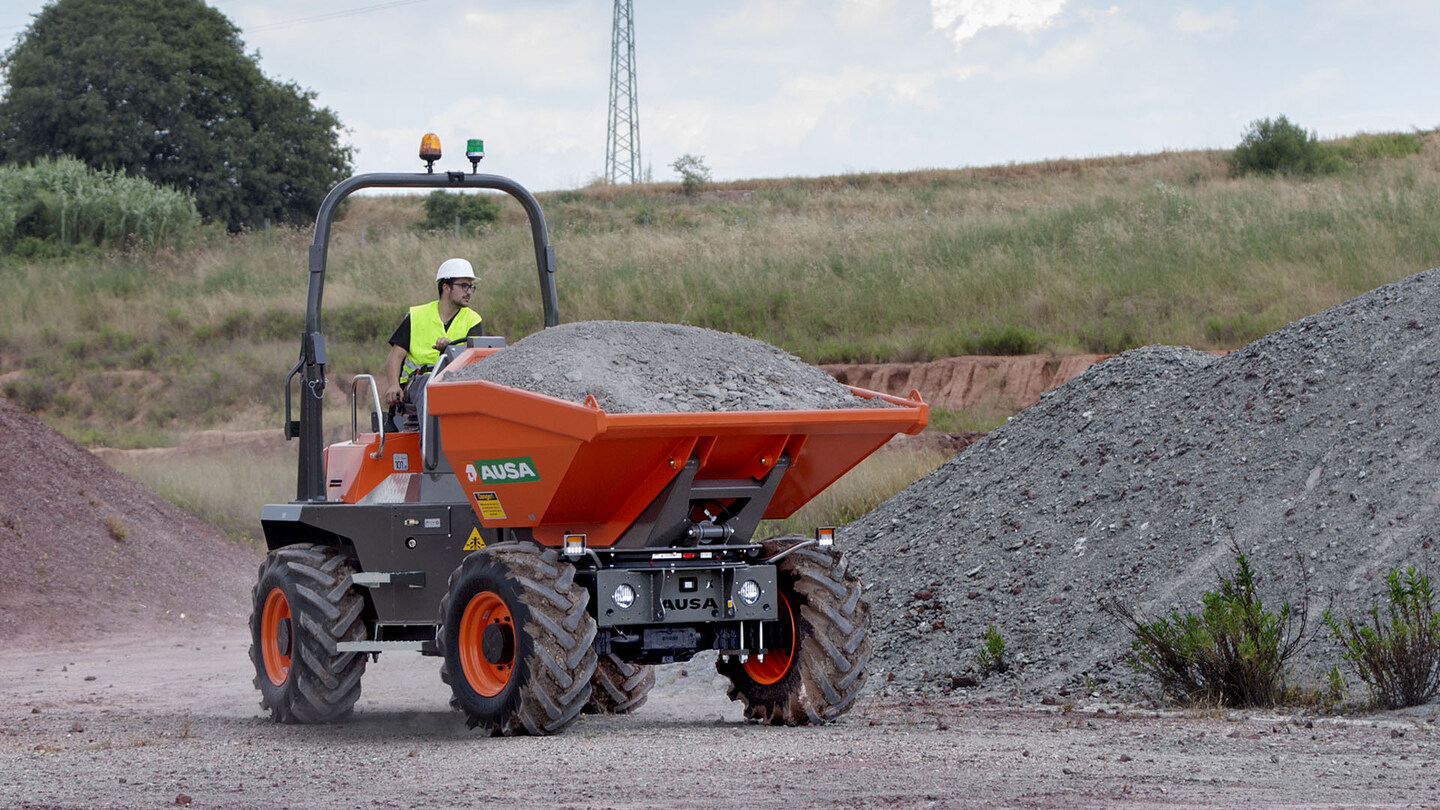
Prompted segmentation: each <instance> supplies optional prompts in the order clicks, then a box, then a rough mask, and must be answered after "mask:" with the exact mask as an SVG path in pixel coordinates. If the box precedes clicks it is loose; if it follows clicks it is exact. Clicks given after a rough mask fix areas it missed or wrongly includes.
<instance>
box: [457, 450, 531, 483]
mask: <svg viewBox="0 0 1440 810" xmlns="http://www.w3.org/2000/svg"><path fill="white" fill-rule="evenodd" d="M472 467H473V469H474V470H476V474H477V475H478V476H479V479H480V483H482V484H524V483H527V482H531V481H539V480H540V473H538V472H536V471H535V461H534V460H533V459H531V458H530V457H529V456H524V457H522V458H492V459H488V460H486V461H476V462H474V463H473V464H471V465H467V468H466V470H465V473H466V477H467V478H469V479H470V480H471V481H474V480H475V476H474V475H472V474H471V468H472Z"/></svg>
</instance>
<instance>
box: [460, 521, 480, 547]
mask: <svg viewBox="0 0 1440 810" xmlns="http://www.w3.org/2000/svg"><path fill="white" fill-rule="evenodd" d="M484 547H485V541H484V540H483V539H481V538H480V527H479V526H476V527H475V528H473V529H471V530H470V539H469V540H466V541H465V548H463V549H461V550H462V551H479V550H480V549H482V548H484Z"/></svg>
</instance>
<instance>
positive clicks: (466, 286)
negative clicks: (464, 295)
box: [452, 281, 475, 292]
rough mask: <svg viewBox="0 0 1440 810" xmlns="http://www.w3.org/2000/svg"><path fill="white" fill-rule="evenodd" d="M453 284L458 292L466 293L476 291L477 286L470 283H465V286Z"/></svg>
mask: <svg viewBox="0 0 1440 810" xmlns="http://www.w3.org/2000/svg"><path fill="white" fill-rule="evenodd" d="M452 284H454V287H455V289H457V290H464V291H465V292H470V291H471V290H473V289H475V285H474V284H471V283H470V282H468V281H467V282H465V283H464V284H459V283H454V282H452Z"/></svg>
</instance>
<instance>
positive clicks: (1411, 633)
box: [1325, 568, 1440, 709]
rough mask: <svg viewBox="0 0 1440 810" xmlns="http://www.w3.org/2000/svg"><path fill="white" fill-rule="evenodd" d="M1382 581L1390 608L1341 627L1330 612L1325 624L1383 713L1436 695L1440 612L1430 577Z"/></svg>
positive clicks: (1409, 574)
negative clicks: (1341, 644)
mask: <svg viewBox="0 0 1440 810" xmlns="http://www.w3.org/2000/svg"><path fill="white" fill-rule="evenodd" d="M1385 582H1386V584H1387V586H1388V590H1389V599H1390V604H1389V605H1387V606H1386V608H1385V615H1384V617H1382V616H1381V615H1380V606H1379V605H1378V604H1372V605H1371V606H1370V609H1369V610H1368V611H1367V612H1366V615H1367V616H1368V617H1369V618H1368V619H1367V620H1366V621H1363V622H1357V621H1355V620H1354V619H1349V620H1347V621H1346V622H1344V624H1342V623H1341V622H1339V621H1337V620H1336V619H1335V617H1334V616H1332V615H1330V613H1329V611H1326V613H1325V626H1326V627H1328V628H1329V629H1330V632H1331V633H1333V634H1334V635H1335V637H1336V638H1337V639H1339V640H1340V641H1341V642H1343V643H1344V644H1345V660H1346V661H1349V662H1350V665H1351V667H1352V668H1353V669H1354V670H1355V674H1356V675H1358V676H1359V677H1360V680H1362V681H1364V682H1365V684H1366V685H1367V686H1369V687H1370V692H1371V694H1372V696H1373V697H1374V698H1375V701H1376V703H1378V704H1379V705H1382V706H1384V707H1385V708H1387V709H1398V708H1402V707H1405V706H1419V705H1420V704H1422V703H1426V702H1428V701H1429V700H1430V698H1432V697H1434V696H1435V694H1436V693H1437V692H1440V614H1437V613H1436V612H1435V594H1434V592H1433V591H1432V590H1431V588H1430V578H1429V577H1427V576H1424V575H1422V574H1417V573H1415V569H1414V568H1407V569H1405V574H1404V576H1401V574H1400V572H1399V571H1398V570H1391V571H1390V574H1389V576H1388V577H1386V579H1385Z"/></svg>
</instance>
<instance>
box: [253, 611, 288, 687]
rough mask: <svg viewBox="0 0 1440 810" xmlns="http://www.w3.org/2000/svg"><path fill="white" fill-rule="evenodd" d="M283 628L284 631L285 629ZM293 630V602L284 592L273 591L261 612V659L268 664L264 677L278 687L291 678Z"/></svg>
mask: <svg viewBox="0 0 1440 810" xmlns="http://www.w3.org/2000/svg"><path fill="white" fill-rule="evenodd" d="M282 628H283V629H282ZM294 638H295V637H294V630H293V628H292V627H291V624H290V602H289V600H287V599H286V598H285V592H284V591H282V590H280V589H279V588H271V589H270V593H268V594H266V595H265V607H264V608H262V609H261V611H260V657H261V660H262V661H263V662H264V664H265V677H267V678H269V679H270V683H272V684H274V685H276V686H284V685H285V680H286V679H287V678H289V677H290V650H291V649H292V648H293V647H294V645H295V641H294Z"/></svg>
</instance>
